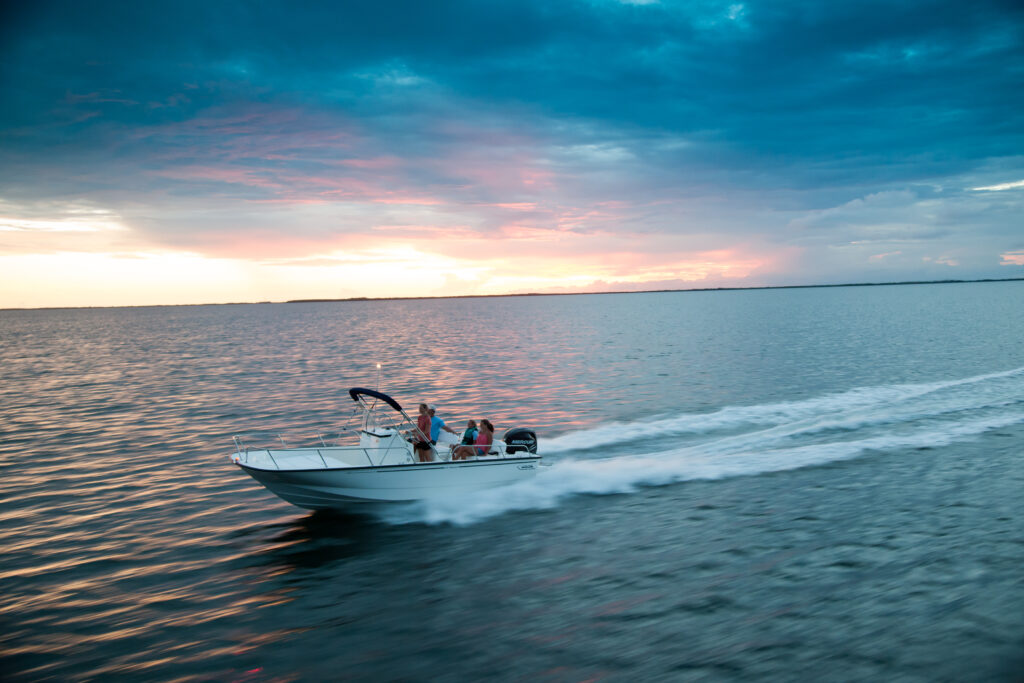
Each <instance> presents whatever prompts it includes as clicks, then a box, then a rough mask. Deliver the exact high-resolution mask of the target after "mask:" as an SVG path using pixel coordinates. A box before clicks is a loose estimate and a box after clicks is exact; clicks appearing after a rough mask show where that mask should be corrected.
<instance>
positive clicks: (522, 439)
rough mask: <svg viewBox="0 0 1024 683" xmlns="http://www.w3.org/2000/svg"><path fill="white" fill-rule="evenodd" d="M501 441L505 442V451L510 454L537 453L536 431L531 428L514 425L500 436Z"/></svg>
mask: <svg viewBox="0 0 1024 683" xmlns="http://www.w3.org/2000/svg"><path fill="white" fill-rule="evenodd" d="M502 441H504V442H505V453H507V454H508V455H512V454H513V453H523V454H524V455H525V454H526V453H532V454H534V455H536V453H537V433H536V432H534V431H533V430H532V429H526V428H525V427H516V428H515V429H510V430H508V431H507V432H505V436H503V437H502Z"/></svg>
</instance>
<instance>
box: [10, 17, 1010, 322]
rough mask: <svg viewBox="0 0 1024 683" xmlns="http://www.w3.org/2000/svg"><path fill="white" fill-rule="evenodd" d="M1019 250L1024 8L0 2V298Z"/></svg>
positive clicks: (162, 298) (970, 269) (896, 275)
mask: <svg viewBox="0 0 1024 683" xmlns="http://www.w3.org/2000/svg"><path fill="white" fill-rule="evenodd" d="M1010 277H1024V5H1022V4H1021V3H1020V2H1017V1H1016V0H1013V1H1005V2H1003V1H992V0H975V1H973V2H963V1H962V0H959V1H957V2H947V1H930V0H929V1H921V2H918V1H914V0H911V1H906V2H872V1H870V0H866V1H865V0H861V1H857V2H844V1H837V2H820V1H818V0H813V1H808V2H761V1H758V0H752V1H749V2H731V1H727V2H715V1H703V0H696V1H693V2H667V1H665V2H656V1H654V2H637V1H635V2H622V1H619V0H590V1H588V2H572V1H558V0H540V1H536V2H535V1H533V0H517V1H516V2H489V1H481V2H468V1H447V0H431V1H430V2H422V1H416V2H394V1H391V0H375V2H372V3H366V2H359V3H356V2H339V1H333V2H323V3H319V2H303V3H291V2H274V1H266V2H256V3H254V2H243V1H238V2H216V1H213V0H203V1H201V2H192V1H190V0H183V1H181V2H176V3H139V2H114V3H107V2H99V1H97V2H88V3H84V2H47V1H45V0H41V1H39V2H33V3H4V4H3V8H2V9H0V307H42V306H109V305H148V304H189V303H218V302H236V301H237V302H241V301H284V300H289V299H302V298H348V297H363V296H365V297H390V296H448V295H476V294H508V293H526V292H546V293H556V292H591V291H594V292H596V291H623V290H625V291H632V290H649V289H688V288H701V287H747V286H771V285H804V284H835V283H847V282H895V281H907V280H932V279H976V278H1010Z"/></svg>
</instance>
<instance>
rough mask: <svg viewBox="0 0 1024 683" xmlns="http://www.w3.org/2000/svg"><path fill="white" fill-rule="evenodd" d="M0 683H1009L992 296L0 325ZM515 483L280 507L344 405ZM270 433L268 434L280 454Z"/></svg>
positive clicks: (829, 297)
mask: <svg viewBox="0 0 1024 683" xmlns="http://www.w3.org/2000/svg"><path fill="white" fill-rule="evenodd" d="M0 339H2V347H0V360H2V367H3V373H2V377H0V436H2V439H0V467H2V476H0V620H2V623H0V671H2V672H3V677H4V678H5V679H9V680H88V679H104V680H106V679H112V678H113V679H117V678H122V679H133V680H134V679H145V680H171V679H173V680H240V681H264V680H274V681H279V680H297V679H314V680H315V679H350V680H441V681H447V680H451V681H457V680H472V679H482V678H484V677H487V678H492V679H495V680H531V681H533V680H539V681H582V680H764V679H766V678H769V679H783V680H793V679H804V680H812V679H826V680H844V681H846V680H887V681H936V680H950V681H953V680H993V681H1013V680H1022V678H1024V571H1022V570H1021V567H1022V566H1024V494H1022V491H1024V282H1006V283H985V284H969V285H967V284H964V285H952V284H951V285H931V286H899V287H869V288H841V289H806V290H764V291H735V292H703V293H664V294H633V295H606V296H566V297H522V298H502V299H465V300H438V301H391V302H345V303H322V304H266V305H239V306H206V307H179V308H132V309H101V310H52V311H0ZM377 362H380V363H382V364H383V366H384V370H383V378H382V381H381V388H382V389H383V390H385V391H387V392H388V393H390V394H392V395H393V396H395V397H396V398H397V399H398V400H399V401H400V402H402V403H405V404H410V405H412V404H415V403H417V402H419V401H421V400H429V401H432V402H434V403H436V404H438V406H439V408H440V414H441V415H442V417H444V418H446V419H449V420H451V421H453V422H462V421H464V420H465V419H466V418H468V417H474V418H480V417H487V418H489V419H490V420H491V421H492V422H494V424H495V425H496V427H497V429H498V432H499V434H500V433H502V432H503V431H504V430H505V429H507V428H509V427H513V426H532V427H535V428H536V429H537V431H538V432H539V435H540V437H541V451H542V453H543V454H544V455H545V456H546V458H545V460H546V461H547V462H549V463H551V466H550V467H548V468H545V469H544V470H543V471H542V472H541V473H540V474H539V475H538V476H537V477H536V478H535V479H534V480H533V481H531V482H529V483H527V484H524V485H519V486H516V487H511V488H509V489H507V490H504V491H491V492H485V493H483V494H478V495H474V496H466V497H463V498H460V499H457V500H448V501H441V502H437V503H433V504H431V505H429V506H406V507H399V508H396V509H394V510H391V511H389V512H387V513H384V514H382V515H378V516H364V515H341V514H324V513H317V514H313V513H309V512H306V511H303V510H301V509H299V508H295V507H291V506H289V505H288V504H286V503H284V502H283V501H280V500H278V499H277V498H275V497H273V496H272V495H271V494H269V493H268V492H266V491H265V490H264V489H262V488H260V487H259V485H258V484H256V483H255V482H254V481H252V480H251V479H249V478H248V477H246V476H245V475H244V474H243V473H241V472H240V471H239V470H237V468H235V467H233V466H232V465H231V464H230V462H229V459H228V455H229V453H230V451H231V436H232V435H233V434H248V435H250V438H251V439H253V440H260V439H269V438H272V437H273V438H276V436H274V435H275V434H276V433H278V432H281V433H282V434H283V435H284V437H285V438H286V439H287V440H289V441H290V442H292V443H296V444H298V443H302V442H304V441H308V440H311V439H313V438H315V435H316V434H317V433H331V432H332V431H333V432H336V431H337V430H338V428H339V427H340V426H341V424H342V422H343V421H344V420H345V419H346V418H347V417H348V416H350V415H351V414H352V406H351V401H350V400H349V398H348V396H347V389H348V387H350V386H358V385H362V386H374V385H375V384H376V381H377V380H376V370H375V364H376V363H377ZM289 445H291V444H289Z"/></svg>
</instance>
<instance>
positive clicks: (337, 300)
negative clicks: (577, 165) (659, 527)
mask: <svg viewBox="0 0 1024 683" xmlns="http://www.w3.org/2000/svg"><path fill="white" fill-rule="evenodd" d="M1020 281H1024V277H1005V278H977V279H969V280H956V279H951V280H902V281H899V282H842V283H838V284H815V285H761V286H753V285H751V286H748V287H690V288H685V289H641V290H622V289H620V290H612V291H607V292H517V293H509V294H445V295H433V296H379V297H374V296H353V297H346V298H330V299H328V298H316V299H288V300H286V301H221V302H207V303H202V304H121V305H111V306H36V307H30V306H15V307H9V308H7V307H5V308H0V311H61V310H78V309H84V310H90V309H100V308H169V307H177V306H258V305H261V304H317V303H343V302H352V301H422V300H429V299H495V298H502V297H514V296H585V295H605V294H664V293H669V292H680V293H684V292H737V291H740V292H741V291H750V290H759V289H824V288H828V287H896V286H902V285H951V284H972V283H979V282H1020Z"/></svg>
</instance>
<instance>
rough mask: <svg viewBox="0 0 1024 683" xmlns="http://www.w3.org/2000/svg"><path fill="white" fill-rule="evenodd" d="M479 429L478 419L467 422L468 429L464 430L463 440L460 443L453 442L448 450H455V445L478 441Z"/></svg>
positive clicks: (470, 444)
mask: <svg viewBox="0 0 1024 683" xmlns="http://www.w3.org/2000/svg"><path fill="white" fill-rule="evenodd" d="M476 435H477V429H476V420H470V421H469V422H467V423H466V431H464V432H462V441H461V442H460V443H459V444H454V443H453V444H452V445H450V446H448V450H450V451H452V452H454V451H455V447H456V446H458V445H461V446H472V445H473V442H474V441H476Z"/></svg>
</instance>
